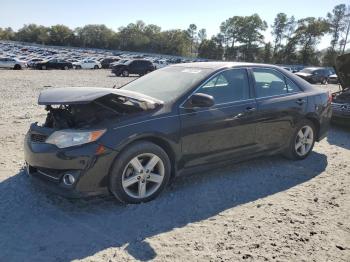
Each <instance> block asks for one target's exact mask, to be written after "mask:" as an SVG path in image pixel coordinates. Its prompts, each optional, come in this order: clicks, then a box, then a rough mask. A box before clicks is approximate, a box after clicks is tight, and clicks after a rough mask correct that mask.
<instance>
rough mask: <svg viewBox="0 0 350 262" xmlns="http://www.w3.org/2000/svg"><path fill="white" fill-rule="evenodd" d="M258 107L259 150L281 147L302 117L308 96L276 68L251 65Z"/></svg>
mask: <svg viewBox="0 0 350 262" xmlns="http://www.w3.org/2000/svg"><path fill="white" fill-rule="evenodd" d="M251 72H252V76H253V78H254V82H255V94H256V101H257V107H258V114H257V118H258V122H259V123H258V124H257V130H256V139H257V143H258V144H259V147H260V150H266V149H278V148H280V147H282V146H284V145H286V143H288V141H289V140H288V139H289V137H290V136H291V134H292V131H293V126H294V125H295V123H297V122H298V121H299V120H300V119H301V118H303V116H304V114H305V111H306V106H307V97H306V95H305V93H304V92H303V91H302V90H301V89H300V88H299V87H298V86H297V85H296V84H295V83H294V82H293V81H292V80H291V79H289V78H287V77H286V76H284V75H283V74H282V73H281V72H279V71H278V70H276V69H273V68H252V71H251Z"/></svg>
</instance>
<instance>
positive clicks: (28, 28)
mask: <svg viewBox="0 0 350 262" xmlns="http://www.w3.org/2000/svg"><path fill="white" fill-rule="evenodd" d="M15 38H16V40H18V41H23V42H30V43H39V44H47V41H48V38H49V36H48V28H47V27H44V26H38V25H36V24H29V25H24V26H23V27H22V28H21V29H19V30H18V31H17V33H16V37H15Z"/></svg>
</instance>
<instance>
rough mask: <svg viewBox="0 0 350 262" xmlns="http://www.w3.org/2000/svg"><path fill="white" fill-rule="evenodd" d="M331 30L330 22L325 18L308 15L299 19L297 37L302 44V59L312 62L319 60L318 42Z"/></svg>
mask: <svg viewBox="0 0 350 262" xmlns="http://www.w3.org/2000/svg"><path fill="white" fill-rule="evenodd" d="M328 31H329V24H328V23H327V21H326V20H325V19H323V18H317V19H316V18H315V17H307V18H304V19H301V20H299V21H298V28H297V29H296V31H295V37H296V38H297V39H298V42H299V45H300V61H301V62H302V63H303V64H306V65H307V64H311V63H312V62H311V61H317V59H316V58H315V56H316V44H317V43H318V42H319V40H320V39H321V37H322V36H324V35H325V34H326V33H327V32H328Z"/></svg>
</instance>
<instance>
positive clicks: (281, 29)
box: [272, 13, 288, 55]
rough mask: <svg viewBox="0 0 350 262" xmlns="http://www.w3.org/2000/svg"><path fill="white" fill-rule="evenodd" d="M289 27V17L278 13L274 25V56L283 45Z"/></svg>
mask: <svg viewBox="0 0 350 262" xmlns="http://www.w3.org/2000/svg"><path fill="white" fill-rule="evenodd" d="M287 27H288V17H287V15H286V14H285V13H278V14H277V16H276V18H275V20H274V23H273V25H272V35H273V36H274V40H273V43H274V48H273V53H274V55H275V54H276V53H277V51H278V48H280V47H281V45H282V40H283V38H284V36H285V32H286V30H287Z"/></svg>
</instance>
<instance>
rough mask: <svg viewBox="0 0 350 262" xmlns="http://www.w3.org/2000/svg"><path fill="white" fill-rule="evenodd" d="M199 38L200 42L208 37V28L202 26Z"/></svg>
mask: <svg viewBox="0 0 350 262" xmlns="http://www.w3.org/2000/svg"><path fill="white" fill-rule="evenodd" d="M198 39H199V42H200V43H202V42H203V41H204V40H205V39H207V30H206V29H205V28H202V29H200V30H199V31H198Z"/></svg>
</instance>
